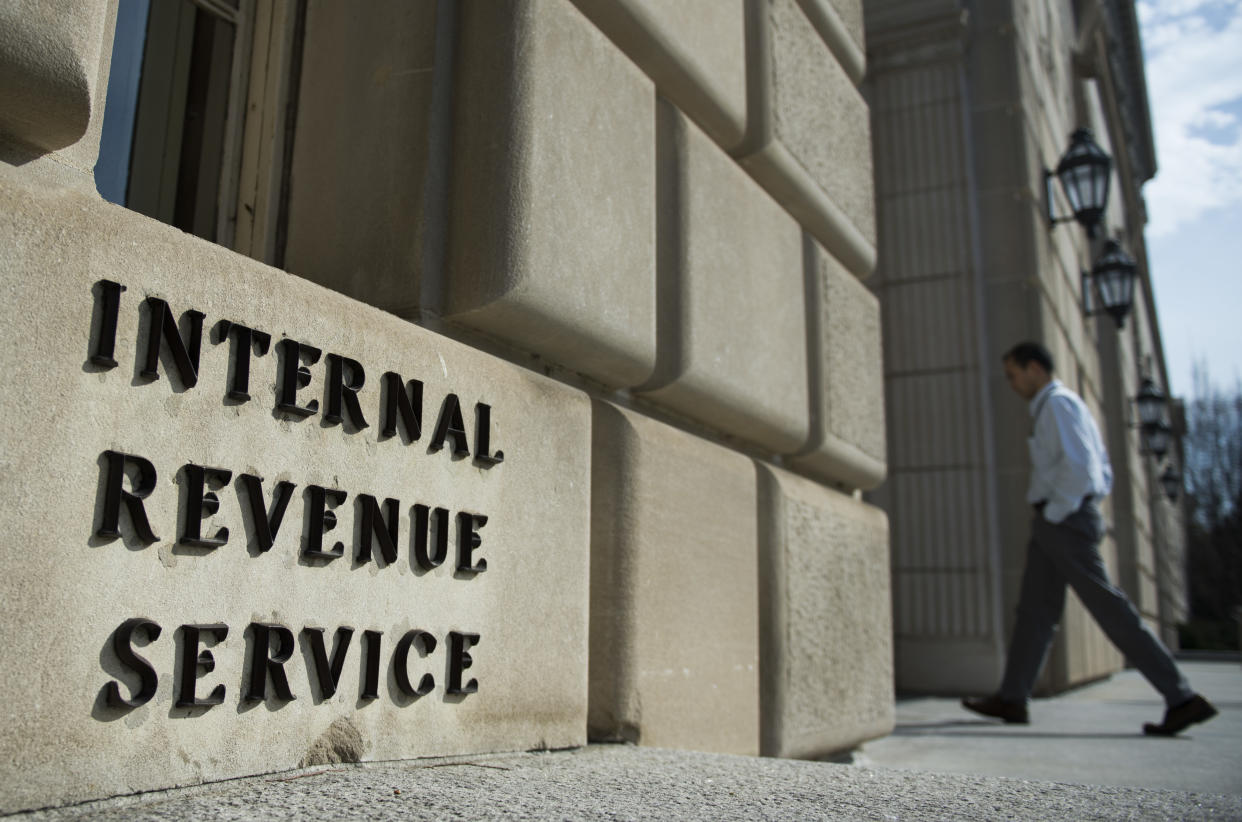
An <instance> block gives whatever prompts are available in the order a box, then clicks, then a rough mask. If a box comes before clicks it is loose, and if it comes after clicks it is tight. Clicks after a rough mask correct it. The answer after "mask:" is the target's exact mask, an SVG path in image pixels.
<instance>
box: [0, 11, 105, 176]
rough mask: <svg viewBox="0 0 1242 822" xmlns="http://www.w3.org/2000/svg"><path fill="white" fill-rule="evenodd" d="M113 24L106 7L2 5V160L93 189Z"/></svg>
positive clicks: (0, 119)
mask: <svg viewBox="0 0 1242 822" xmlns="http://www.w3.org/2000/svg"><path fill="white" fill-rule="evenodd" d="M115 19H116V4H115V3H114V2H108V0H54V2H42V1H41V0H12V2H6V3H3V4H0V158H2V159H3V160H4V161H6V162H9V163H11V164H13V165H21V166H25V167H26V170H27V171H28V172H29V173H30V174H32V175H38V176H44V177H48V178H51V179H57V180H60V181H63V182H64V183H66V184H68V185H71V186H75V187H79V188H82V189H84V190H89V189H92V188H93V169H94V166H95V162H96V160H98V158H99V134H100V129H101V127H102V125H103V110H104V99H105V97H106V96H107V95H106V91H107V88H108V66H109V63H110V56H111V49H112V35H113V26H114V23H115ZM45 155H46V156H45Z"/></svg>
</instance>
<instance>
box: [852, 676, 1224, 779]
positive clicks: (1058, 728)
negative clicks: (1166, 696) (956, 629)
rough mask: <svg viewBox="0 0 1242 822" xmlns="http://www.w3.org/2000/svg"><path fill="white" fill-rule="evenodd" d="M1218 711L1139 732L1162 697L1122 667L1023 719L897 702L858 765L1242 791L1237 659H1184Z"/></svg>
mask: <svg viewBox="0 0 1242 822" xmlns="http://www.w3.org/2000/svg"><path fill="white" fill-rule="evenodd" d="M1180 664H1181V668H1182V672H1184V673H1185V674H1186V678H1187V679H1190V684H1191V687H1192V688H1195V689H1196V690H1199V692H1200V693H1202V694H1203V695H1206V697H1207V698H1208V699H1210V700H1211V702H1212V703H1213V704H1215V705H1216V707H1217V709H1220V711H1221V713H1220V715H1217V716H1215V718H1213V719H1211V720H1210V721H1207V723H1203V724H1202V725H1192V726H1191V728H1189V729H1187V730H1186V731H1184V733H1182V734H1181V735H1180V736H1175V738H1171V739H1156V738H1148V736H1144V735H1143V723H1144V721H1159V720H1160V719H1161V718H1163V716H1164V700H1163V699H1161V698H1160V695H1159V694H1156V692H1155V690H1153V689H1151V687H1150V685H1149V684H1148V683H1146V680H1145V679H1143V677H1141V675H1140V674H1139V673H1138V672H1135V671H1125V672H1123V673H1119V674H1117V675H1114V677H1112V678H1110V679H1107V680H1104V682H1100V683H1097V684H1093V685H1087V687H1084V688H1079V689H1077V690H1073V692H1071V693H1068V694H1062V695H1059V697H1054V698H1052V699H1036V700H1033V702H1032V703H1031V724H1030V725H1004V724H1000V723H996V721H994V720H987V719H984V718H980V716H976V715H975V714H972V713H970V711H968V710H964V709H963V708H961V707H960V705H959V704H958V700H956V699H940V698H925V699H903V700H899V702H898V704H897V730H895V731H894V733H893V735H892V736H887V738H884V739H882V740H876V741H872V743H867V744H866V745H863V747H862V750H861V751H859V754H858V755H856V761H857V762H858V764H862V765H869V766H876V767H900V769H915V770H924V771H940V772H948V774H976V775H987V776H1009V777H1017V779H1032V780H1049V781H1054V782H1074V784H1083V785H1117V786H1136V787H1156V788H1166V790H1175V791H1199V792H1205V793H1232V795H1242V664H1240V663H1237V662H1233V663H1227V662H1182V663H1180Z"/></svg>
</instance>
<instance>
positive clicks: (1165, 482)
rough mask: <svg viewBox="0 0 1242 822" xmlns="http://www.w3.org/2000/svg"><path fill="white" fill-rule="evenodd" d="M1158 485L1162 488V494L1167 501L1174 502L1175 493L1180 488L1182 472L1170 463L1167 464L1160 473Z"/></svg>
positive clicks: (1175, 498)
mask: <svg viewBox="0 0 1242 822" xmlns="http://www.w3.org/2000/svg"><path fill="white" fill-rule="evenodd" d="M1160 486H1161V487H1162V488H1163V489H1164V495H1165V496H1166V497H1168V498H1169V502H1176V501H1177V494H1178V492H1179V491H1181V490H1182V472H1181V471H1178V470H1177V469H1176V468H1174V467H1173V466H1172V465H1169V466H1167V467H1166V468H1165V469H1164V472H1163V473H1162V474H1161V475H1160Z"/></svg>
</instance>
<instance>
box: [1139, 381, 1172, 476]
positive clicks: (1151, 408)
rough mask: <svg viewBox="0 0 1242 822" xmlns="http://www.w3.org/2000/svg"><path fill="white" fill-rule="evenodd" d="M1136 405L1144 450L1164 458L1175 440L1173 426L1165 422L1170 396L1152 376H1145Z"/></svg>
mask: <svg viewBox="0 0 1242 822" xmlns="http://www.w3.org/2000/svg"><path fill="white" fill-rule="evenodd" d="M1134 405H1135V406H1136V407H1137V408H1138V417H1139V424H1138V427H1139V429H1140V431H1141V432H1142V437H1143V450H1144V451H1145V452H1146V453H1148V454H1151V455H1152V456H1154V457H1155V458H1156V459H1157V460H1160V459H1163V458H1164V455H1165V454H1167V453H1169V445H1170V443H1171V442H1172V440H1173V428H1172V427H1171V426H1170V425H1169V424H1168V423H1167V422H1165V417H1166V414H1167V412H1168V407H1169V398H1168V397H1167V396H1165V393H1164V392H1163V391H1161V390H1160V386H1158V385H1156V383H1155V381H1154V380H1152V378H1151V377H1143V381H1142V382H1141V383H1140V384H1139V390H1138V394H1136V395H1135V397H1134Z"/></svg>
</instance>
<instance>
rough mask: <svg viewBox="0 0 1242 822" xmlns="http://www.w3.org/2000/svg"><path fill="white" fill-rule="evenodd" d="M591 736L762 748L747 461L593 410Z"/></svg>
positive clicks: (627, 416) (636, 418) (628, 416)
mask: <svg viewBox="0 0 1242 822" xmlns="http://www.w3.org/2000/svg"><path fill="white" fill-rule="evenodd" d="M593 444H594V450H593V454H592V466H593V468H592V482H591V504H592V516H591V523H592V525H591V654H590V659H591V664H590V669H591V670H590V682H591V686H590V714H589V726H590V735H591V736H592V738H596V739H625V740H628V741H630V742H637V743H639V744H643V745H654V746H658V747H667V748H684V749H690V750H697V751H719V752H724V753H736V754H745V755H752V756H753V755H755V754H757V753H758V752H759V624H758V621H759V590H758V588H759V583H758V578H757V568H758V564H757V553H758V549H757V547H756V533H757V531H756V525H755V517H756V513H755V472H754V468H753V466H752V464H751V462H750V460H748V459H746V458H745V457H742V456H741V455H739V454H737V453H735V452H732V451H729V450H727V449H725V448H721V447H720V446H717V445H713V444H710V443H708V442H706V441H705V440H701V439H698V438H697V437H694V436H691V435H690V434H685V433H682V432H681V431H678V430H677V429H675V428H671V427H669V426H667V425H664V424H662V423H659V422H655V421H653V420H651V419H649V418H647V417H644V416H642V415H640V414H636V413H634V412H631V411H627V410H623V409H621V408H618V407H616V406H613V405H610V404H608V403H604V402H598V401H597V402H596V403H595V405H594V432H593Z"/></svg>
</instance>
